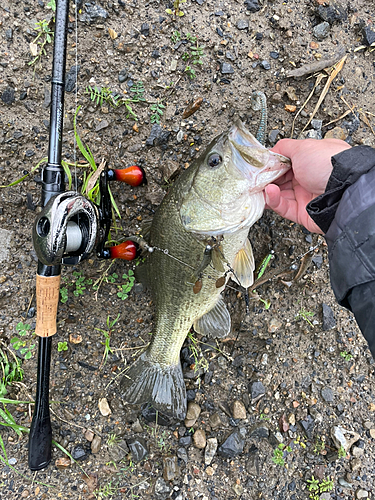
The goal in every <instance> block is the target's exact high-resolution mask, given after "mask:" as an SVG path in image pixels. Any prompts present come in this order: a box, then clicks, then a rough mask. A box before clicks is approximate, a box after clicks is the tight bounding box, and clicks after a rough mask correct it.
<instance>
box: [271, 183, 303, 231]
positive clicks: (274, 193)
mask: <svg viewBox="0 0 375 500" xmlns="http://www.w3.org/2000/svg"><path fill="white" fill-rule="evenodd" d="M264 192H265V199H266V205H267V207H268V208H271V209H272V210H273V211H274V212H276V213H277V214H279V215H281V216H282V217H285V218H287V219H290V220H292V221H294V222H297V202H296V200H295V197H294V196H293V192H292V191H291V192H290V193H288V194H289V197H288V198H286V197H284V194H285V193H284V191H283V193H282V194H281V191H280V188H279V187H278V186H276V185H275V184H269V185H268V186H267V187H266V188H265V190H264Z"/></svg>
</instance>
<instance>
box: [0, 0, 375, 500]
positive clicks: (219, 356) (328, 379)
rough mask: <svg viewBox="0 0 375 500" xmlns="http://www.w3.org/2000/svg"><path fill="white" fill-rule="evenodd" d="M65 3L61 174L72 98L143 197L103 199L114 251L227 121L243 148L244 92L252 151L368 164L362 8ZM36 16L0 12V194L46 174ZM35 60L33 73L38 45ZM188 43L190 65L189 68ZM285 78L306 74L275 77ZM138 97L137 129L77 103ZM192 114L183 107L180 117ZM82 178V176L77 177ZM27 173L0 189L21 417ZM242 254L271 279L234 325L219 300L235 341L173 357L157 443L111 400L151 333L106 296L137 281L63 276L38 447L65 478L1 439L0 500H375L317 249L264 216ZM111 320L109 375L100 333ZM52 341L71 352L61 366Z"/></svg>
mask: <svg viewBox="0 0 375 500" xmlns="http://www.w3.org/2000/svg"><path fill="white" fill-rule="evenodd" d="M78 3H79V7H80V13H79V15H78V33H77V34H78V37H77V38H78V44H77V49H78V56H77V61H76V42H75V32H76V29H75V22H74V17H75V15H74V12H75V10H74V8H73V5H72V6H71V8H70V28H69V36H68V60H67V72H68V84H67V87H68V88H67V90H68V92H67V94H66V103H65V118H64V137H63V157H64V159H65V160H66V161H69V162H73V161H74V133H73V119H74V114H75V111H76V97H75V90H76V89H77V91H78V92H77V101H78V105H80V106H81V108H80V111H79V113H78V117H77V122H78V131H79V134H80V137H81V139H82V140H83V141H84V143H85V144H87V145H88V146H89V147H90V149H91V151H92V152H93V155H94V156H95V158H96V160H97V162H100V160H101V159H102V158H106V159H107V161H108V162H109V164H110V166H112V167H118V168H122V167H125V166H128V165H131V164H134V163H137V164H139V165H141V166H143V168H144V169H145V172H146V175H147V180H148V183H147V185H145V186H141V187H138V188H131V187H130V186H127V185H122V186H115V187H114V188H113V192H114V198H115V199H116V201H117V204H118V207H119V210H120V212H121V214H122V218H121V220H118V221H117V232H116V231H113V233H112V237H113V238H115V239H117V240H118V239H121V238H122V237H124V236H126V235H129V234H135V233H137V232H139V231H140V229H141V225H142V223H144V222H147V221H149V220H151V218H152V214H153V213H154V211H155V209H156V207H157V206H158V204H159V203H160V201H161V199H162V198H163V196H164V194H165V192H166V190H167V189H168V186H169V185H170V183H171V182H173V179H174V178H175V177H176V176H177V175H178V173H179V172H180V171H181V169H183V168H185V167H186V166H187V165H189V164H190V163H191V162H192V160H193V158H194V157H195V155H196V154H197V153H198V152H199V151H200V150H201V149H202V148H204V147H205V146H206V145H207V144H208V143H209V142H210V140H211V139H212V138H213V137H214V136H215V135H216V134H217V133H219V132H221V131H222V130H225V129H226V128H227V127H228V125H229V124H230V123H232V122H233V120H234V119H235V118H237V117H240V118H241V119H242V120H243V121H244V122H246V123H247V126H248V127H249V128H250V129H251V130H255V129H256V126H257V123H258V120H259V116H258V114H257V113H256V112H254V111H253V110H252V108H251V102H250V95H251V92H252V91H253V90H263V91H264V92H265V94H266V95H267V98H268V103H269V104H268V111H269V118H268V130H269V132H268V143H267V144H268V146H272V145H273V144H274V143H275V142H276V141H277V140H278V139H279V138H282V137H290V136H291V135H292V134H293V137H300V136H301V137H315V138H321V137H324V136H326V135H328V136H334V137H340V138H343V139H345V140H347V141H348V142H349V143H350V144H352V145H357V144H367V145H372V146H373V145H374V135H373V132H372V128H371V122H372V119H373V115H372V114H371V112H372V111H373V110H374V106H373V104H374V83H373V78H374V53H373V52H371V48H369V45H370V44H371V43H372V42H374V40H375V26H374V25H373V24H372V23H373V20H374V16H375V7H374V5H373V3H372V2H366V1H364V0H353V1H351V2H346V1H344V0H342V1H340V2H335V1H331V0H327V1H326V2H324V1H323V0H317V1H315V0H302V1H296V0H288V1H284V2H279V1H267V0H264V1H263V2H261V1H260V0H259V1H258V0H246V1H245V2H242V0H241V1H238V2H237V1H236V2H235V1H232V2H225V1H219V0H217V1H211V0H197V1H194V2H192V1H190V0H187V1H186V3H181V4H180V9H181V11H182V12H183V13H184V15H183V16H181V17H180V16H176V15H175V14H174V13H173V10H174V7H173V5H171V4H168V3H165V2H158V1H152V2H148V3H146V4H144V3H142V2H138V1H137V0H134V1H133V3H132V2H130V1H128V0H126V1H122V0H119V1H118V2H117V1H116V2H107V1H101V2H99V1H98V2H96V3H94V2H92V3H82V2H78ZM168 8H169V9H171V10H172V14H169V13H167V12H166V9H168ZM52 17H53V11H52V10H51V7H50V6H49V5H48V2H47V0H38V1H30V0H24V1H23V2H20V1H17V0H13V1H12V2H10V1H9V0H3V2H2V4H1V6H0V28H1V30H0V33H1V40H2V44H1V49H0V54H1V55H0V99H1V101H0V105H1V111H0V125H1V132H0V151H1V157H0V184H1V185H2V186H8V185H9V184H10V183H11V182H13V181H15V180H16V179H18V178H20V177H22V176H23V175H25V174H27V173H30V172H31V170H32V168H33V167H35V166H36V165H37V164H38V162H40V160H41V159H42V158H43V157H45V156H46V155H47V147H48V120H49V106H50V79H51V65H52V44H51V43H48V41H47V38H46V36H45V34H44V35H42V36H40V38H39V39H38V40H37V41H36V42H35V39H36V37H37V35H38V33H39V32H38V30H37V28H36V23H39V27H40V29H41V27H42V26H43V27H45V29H46V30H47V27H48V26H52V24H50V25H48V22H49V21H50V20H51V18H52ZM43 21H44V22H43ZM44 33H46V31H45V32H44ZM191 37H195V40H194V39H193V41H192V38H191ZM45 40H46V43H45V45H44V47H43V48H44V50H45V53H43V54H42V55H41V56H40V57H39V58H38V57H37V55H38V51H40V50H41V48H42V46H41V44H40V43H39V44H38V42H44V41H45ZM33 44H34V45H33ZM191 45H194V46H195V52H198V57H199V58H200V60H201V62H202V64H195V65H194V64H193V61H194V54H193V55H192V54H191V49H190V47H191ZM197 47H198V49H197ZM360 47H362V48H360ZM340 48H341V50H342V51H343V52H342V53H343V54H346V56H347V57H346V60H345V62H344V64H343V66H342V68H341V70H340V71H339V73H338V75H337V77H336V78H335V79H334V80H333V82H332V83H331V85H330V87H329V90H328V93H327V95H326V97H325V99H324V101H323V103H322V104H321V106H320V108H319V110H318V112H317V113H316V114H315V116H314V121H312V122H311V123H309V121H310V118H311V115H312V113H313V111H314V108H315V106H316V105H317V103H318V100H319V97H320V96H321V95H322V93H323V91H324V86H325V84H326V81H327V78H326V76H327V73H326V72H324V71H322V70H321V69H319V68H318V67H317V66H316V63H318V61H321V60H322V59H331V58H332V57H334V56H335V55H336V54H337V53H338V52H339V50H340ZM357 49H358V50H357ZM186 52H187V53H188V56H184V53H186ZM199 52H201V54H200V55H199ZM33 53H34V54H37V55H34V56H33ZM35 57H37V61H35V62H34V64H30V62H32V61H33V60H34V58H35ZM335 57H336V59H335V61H337V60H338V59H339V57H338V56H335ZM335 61H333V62H335ZM333 62H331V64H333ZM77 63H78V79H77V80H76V77H75V69H74V66H76V65H77ZM306 65H309V66H308V67H307V68H306ZM311 65H312V66H311ZM323 66H324V65H323ZM323 66H321V68H323ZM300 67H302V68H303V69H302V75H301V76H294V77H293V76H288V73H289V72H290V71H292V70H293V69H296V68H300ZM72 68H73V69H72ZM189 68H190V69H189ZM314 68H315V69H316V71H314ZM192 70H194V71H195V74H194V73H192ZM321 75H323V76H321ZM139 82H142V84H143V88H144V97H145V99H146V101H145V102H140V103H139V102H138V103H130V105H131V108H132V109H131V112H130V111H129V109H127V108H126V107H125V106H124V105H122V106H118V107H113V106H111V104H112V105H113V104H114V103H113V101H111V102H108V99H107V100H105V99H104V100H103V104H102V105H100V104H98V103H96V102H92V101H91V100H90V91H87V88H88V87H89V86H90V87H91V88H94V87H95V86H97V87H100V88H101V89H109V90H108V93H110V92H113V93H114V94H117V95H119V96H121V98H122V99H124V98H127V97H129V96H132V97H134V95H135V93H134V92H133V91H134V90H135V86H136V85H137V86H138V89H139V88H141V86H140V84H139ZM172 82H173V83H172ZM315 85H316V86H315ZM314 86H315V89H314ZM103 92H105V90H104V91H103ZM138 94H139V92H138ZM310 94H311V99H310V100H309V102H308V103H307V104H306V106H305V107H304V108H303V109H302V106H303V104H304V103H305V101H306V100H307V99H308V97H309V96H310ZM158 103H159V104H162V105H163V106H165V107H164V108H162V107H160V106H159V108H158V109H160V110H161V111H162V112H163V114H162V115H161V114H160V113H159V117H160V118H161V119H160V124H157V123H156V125H155V123H153V122H154V121H155V117H153V116H152V115H155V109H152V106H154V107H155V105H157V104H158ZM194 104H195V105H194ZM192 105H194V107H193V109H194V110H195V108H197V109H196V110H195V111H194V113H193V114H191V115H190V116H188V117H186V115H184V114H183V113H184V111H185V110H186V109H187V108H188V107H189V106H192ZM301 109H302V111H301ZM132 113H134V114H132ZM297 113H298V115H297ZM343 115H345V116H343ZM135 118H136V119H135ZM294 119H295V123H294V128H293V132H292V126H293V121H294ZM303 129H304V130H303ZM77 156H78V159H79V160H81V159H82V157H81V156H80V154H79V153H78V154H77ZM77 170H78V172H77V173H78V175H79V176H80V178H82V172H83V170H84V169H83V168H78V169H77ZM39 175H40V170H39V169H37V170H34V171H33V172H32V173H31V175H29V176H28V177H26V179H25V180H24V181H23V182H22V183H20V184H17V185H15V186H13V187H5V188H2V189H1V190H0V263H1V268H0V307H1V311H0V341H1V346H0V347H1V349H2V351H3V352H5V353H7V355H8V356H9V358H10V359H13V358H12V355H11V353H10V351H11V350H12V349H11V343H10V341H11V339H13V338H15V337H17V336H18V337H20V333H23V332H22V331H21V332H20V331H19V330H20V327H18V331H17V328H16V327H17V325H19V323H22V325H30V327H29V330H25V333H26V336H24V337H22V339H23V340H24V342H25V347H27V349H28V350H27V352H30V353H31V354H32V356H31V358H30V359H25V360H23V365H22V366H23V369H24V378H23V380H22V381H18V382H15V383H13V384H12V385H11V386H8V394H7V395H6V396H7V397H9V398H13V399H18V400H19V401H30V400H32V399H33V397H34V396H35V389H36V361H35V356H36V347H35V344H36V342H35V338H33V336H32V334H31V332H32V331H33V329H34V327H35V314H36V310H35V271H36V255H35V253H34V250H33V248H32V242H31V228H32V224H33V221H34V218H35V214H36V213H37V212H38V210H39V208H38V204H39V202H40V186H39V185H38V184H37V183H36V182H35V181H36V180H38V176H39ZM250 239H251V242H252V244H253V247H254V251H255V257H256V262H257V263H258V264H259V263H260V262H262V259H263V258H264V257H265V256H266V255H268V254H269V253H270V252H271V251H272V252H273V259H272V261H271V263H270V267H269V271H268V272H269V273H270V276H272V277H274V276H279V275H280V274H282V273H283V276H282V277H281V278H280V277H279V278H272V279H271V280H270V281H268V282H267V283H265V284H263V285H262V286H260V287H259V288H257V294H254V297H251V302H250V312H249V314H246V312H245V302H244V299H243V296H242V295H241V293H239V291H238V290H235V285H234V284H233V283H232V285H233V288H229V287H228V289H227V290H226V292H225V301H226V302H227V304H228V307H229V310H230V312H231V315H232V319H233V325H234V328H233V332H232V335H231V337H230V338H229V339H225V340H224V341H220V342H212V341H211V340H210V339H205V338H202V337H199V336H195V337H194V338H195V339H196V342H195V343H193V341H192V340H191V339H189V340H188V341H187V343H186V344H185V347H184V348H183V351H182V354H181V357H182V362H183V367H184V374H185V378H186V383H187V389H188V399H189V411H188V417H187V420H186V421H185V422H178V423H173V422H164V421H161V420H160V419H159V421H158V423H157V425H156V424H155V422H154V418H153V415H152V414H151V413H150V412H149V411H148V410H147V408H146V409H141V408H139V407H130V406H129V405H127V404H126V403H124V402H123V401H122V398H121V393H120V392H119V388H118V382H119V380H120V378H121V375H120V374H121V373H122V371H123V370H124V369H125V367H126V365H127V364H128V363H130V362H131V360H132V358H133V356H136V355H137V353H138V352H139V351H140V349H141V348H142V346H144V345H145V344H147V342H148V341H149V333H150V332H151V331H152V324H153V314H154V310H153V307H152V303H151V297H150V295H149V293H148V292H147V291H144V290H143V289H142V286H141V285H139V284H136V285H135V286H134V287H133V288H132V290H131V292H130V293H129V296H128V297H127V298H126V299H125V300H122V299H121V298H120V297H118V295H117V293H118V292H119V291H120V290H121V287H122V285H125V284H126V283H127V278H126V276H125V277H124V274H125V273H128V271H129V270H130V269H133V267H132V265H128V264H126V263H124V262H120V261H118V260H117V261H115V262H113V263H110V262H108V261H105V262H103V261H98V260H97V259H95V258H94V257H93V258H92V259H90V260H88V261H86V262H84V263H83V264H82V265H80V267H79V268H77V269H71V268H64V269H63V284H62V287H63V288H64V289H66V292H65V295H66V297H65V298H67V300H66V301H65V299H64V302H62V303H61V304H60V306H59V313H58V333H57V334H56V336H55V337H56V338H55V339H54V342H53V355H52V367H51V400H53V401H54V403H53V404H51V408H52V411H53V413H52V426H53V435H54V439H55V440H56V441H57V442H59V443H60V444H61V445H62V446H63V447H64V448H65V449H67V450H68V451H69V452H70V453H71V454H72V455H73V457H75V458H76V459H77V462H76V463H71V462H70V459H68V458H67V457H66V455H64V453H63V452H62V451H61V450H59V449H57V448H56V447H54V450H53V461H52V463H51V464H50V465H49V467H48V468H47V469H45V470H43V471H40V472H38V473H35V474H31V473H30V471H29V470H28V468H27V441H28V440H27V435H26V434H23V435H22V436H21V437H18V436H17V435H16V433H15V432H14V431H13V430H11V429H9V428H6V427H2V428H1V438H2V439H3V441H4V444H5V450H6V453H7V459H6V457H5V452H4V450H1V452H0V459H2V460H3V463H2V464H1V465H0V474H1V477H0V498H1V499H3V498H4V499H8V500H13V499H19V498H38V499H57V498H63V499H65V498H66V499H81V498H82V499H83V498H86V499H89V498H92V499H93V498H102V499H104V498H113V499H119V498H124V497H125V498H153V499H158V500H159V499H160V500H167V499H169V498H172V499H178V500H183V499H189V500H190V499H198V498H199V499H202V500H203V499H205V500H208V499H209V500H214V499H219V500H224V499H225V500H229V499H244V500H245V499H254V500H255V499H267V500H271V499H278V500H283V499H290V500H299V499H301V500H306V499H309V498H310V499H314V500H316V499H318V498H320V499H327V500H328V499H331V498H332V499H353V498H358V499H360V498H364V499H365V498H371V499H374V498H375V495H374V493H373V492H374V491H375V469H374V459H375V388H374V386H373V382H374V362H373V359H372V357H371V354H370V352H369V350H368V348H367V345H366V343H365V342H364V340H363V338H362V337H361V334H360V332H359V330H358V328H357V326H356V323H355V320H354V318H353V315H352V314H350V313H349V312H348V311H346V310H345V309H343V308H340V307H339V306H338V305H337V304H336V302H335V299H334V297H333V294H332V292H331V289H330V286H329V276H328V258H327V252H326V248H325V244H324V241H323V240H322V239H321V238H320V237H318V236H317V235H312V234H309V233H308V232H307V231H306V230H305V229H304V228H302V227H300V226H297V225H295V224H292V223H289V222H288V221H285V220H282V219H280V218H279V217H277V216H275V215H274V214H271V213H265V215H264V216H263V218H262V219H261V220H260V221H259V222H258V223H257V224H256V225H255V226H254V227H253V228H252V229H251V231H250ZM311 248H314V250H312V252H311V253H310V254H308V255H307V256H306V257H302V256H303V255H304V254H306V252H309V250H311ZM301 262H302V264H301ZM291 265H293V269H294V270H295V269H300V272H299V273H298V275H297V277H295V278H293V275H292V274H291V273H290V272H289V274H288V273H285V271H288V270H290V266H291ZM77 273H79V274H77ZM98 279H101V286H100V288H99V290H94V289H93V285H92V283H93V282H95V281H96V280H98ZM90 280H92V281H90ZM73 292H76V293H73ZM62 298H63V295H62ZM118 315H119V319H118V321H117V322H116V323H115V324H114V325H113V327H112V328H111V334H110V344H109V345H110V348H111V351H110V352H109V353H108V357H107V358H106V357H105V356H104V353H105V345H104V344H105V340H106V335H105V333H104V332H106V331H107V332H108V325H107V318H110V320H109V321H113V320H115V319H116V318H117V316H118ZM59 342H66V343H67V344H66V347H67V350H62V351H60V352H59V351H58V343H59ZM33 345H34V347H32V346H33ZM18 354H19V353H18ZM23 357H24V356H23ZM1 407H2V408H3V409H4V405H3V404H1ZM7 409H8V410H9V412H10V413H11V415H12V417H13V419H14V420H15V421H16V422H17V423H18V424H19V425H23V426H25V427H29V426H30V421H31V418H30V416H31V407H30V405H28V404H21V403H19V404H17V405H16V404H8V405H7ZM2 415H3V414H2V413H1V416H2ZM163 424H166V425H163ZM315 480H316V481H315ZM314 485H316V489H315V490H314V489H313V488H314ZM325 486H327V488H325ZM330 487H332V488H330ZM324 489H328V491H323V490H324Z"/></svg>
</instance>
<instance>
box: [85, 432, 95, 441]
mask: <svg viewBox="0 0 375 500" xmlns="http://www.w3.org/2000/svg"><path fill="white" fill-rule="evenodd" d="M94 436H95V434H94V433H93V432H92V431H91V430H90V429H87V431H86V432H85V438H86V439H87V441H90V443H91V441H92V440H93V439H94Z"/></svg>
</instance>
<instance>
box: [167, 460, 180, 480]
mask: <svg viewBox="0 0 375 500" xmlns="http://www.w3.org/2000/svg"><path fill="white" fill-rule="evenodd" d="M179 473H180V470H179V467H178V465H177V457H175V456H169V457H164V458H163V478H164V479H165V480H166V481H173V480H174V479H176V477H177V476H178V475H179Z"/></svg>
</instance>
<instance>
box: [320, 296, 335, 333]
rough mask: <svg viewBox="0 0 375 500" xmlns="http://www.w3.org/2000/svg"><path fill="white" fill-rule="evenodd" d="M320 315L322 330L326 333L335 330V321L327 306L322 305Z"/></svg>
mask: <svg viewBox="0 0 375 500" xmlns="http://www.w3.org/2000/svg"><path fill="white" fill-rule="evenodd" d="M322 313H323V321H322V330H324V331H327V330H331V329H332V328H335V326H336V320H335V318H334V316H333V311H332V309H331V308H330V307H329V306H328V305H327V304H324V302H323V303H322Z"/></svg>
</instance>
